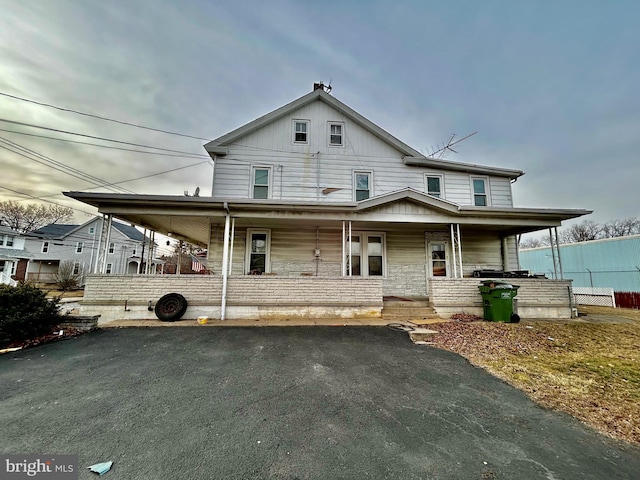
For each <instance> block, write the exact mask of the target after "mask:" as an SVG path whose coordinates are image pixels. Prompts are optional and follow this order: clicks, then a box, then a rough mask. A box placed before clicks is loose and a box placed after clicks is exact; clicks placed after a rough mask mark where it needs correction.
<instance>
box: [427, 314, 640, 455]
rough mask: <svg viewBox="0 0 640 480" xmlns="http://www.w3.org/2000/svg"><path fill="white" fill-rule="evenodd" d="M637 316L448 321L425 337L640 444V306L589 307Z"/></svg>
mask: <svg viewBox="0 0 640 480" xmlns="http://www.w3.org/2000/svg"><path fill="white" fill-rule="evenodd" d="M580 311H581V313H583V312H586V313H587V316H586V317H584V318H586V319H588V318H589V315H609V316H618V317H622V320H627V321H629V323H578V322H571V323H569V322H557V321H547V322H544V321H535V322H534V321H531V322H527V321H523V322H521V323H519V324H502V323H488V322H477V323H453V322H452V323H447V324H440V325H438V326H437V330H438V331H439V332H440V333H439V334H437V335H430V336H428V337H425V338H424V340H427V341H429V342H433V344H434V346H436V347H439V348H443V349H446V350H450V351H453V352H456V353H458V354H460V355H462V356H464V357H466V358H467V359H469V361H470V362H471V363H473V364H474V365H477V366H480V367H483V368H485V369H486V370H488V371H489V372H491V373H492V374H494V375H496V376H497V377H499V378H502V379H503V380H505V381H507V382H508V383H510V384H512V385H514V386H515V387H517V388H520V389H521V390H524V391H525V392H526V393H527V394H528V395H529V396H530V397H531V398H533V399H534V400H536V401H537V402H539V403H540V404H542V405H544V406H546V407H549V408H553V409H556V410H561V411H563V412H566V413H568V414H570V415H573V416H574V417H576V418H578V419H580V420H582V421H583V422H585V423H587V424H589V425H591V426H593V427H595V428H596V429H598V430H600V431H602V432H603V433H606V434H607V435H610V436H612V437H615V438H618V439H623V440H626V441H629V442H634V443H637V444H640V423H639V422H640V312H639V311H638V310H629V309H613V308H606V307H585V308H581V309H580Z"/></svg>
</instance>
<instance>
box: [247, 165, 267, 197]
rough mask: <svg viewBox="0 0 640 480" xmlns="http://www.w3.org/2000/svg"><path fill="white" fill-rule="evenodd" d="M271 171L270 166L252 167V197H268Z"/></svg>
mask: <svg viewBox="0 0 640 480" xmlns="http://www.w3.org/2000/svg"><path fill="white" fill-rule="evenodd" d="M270 173H271V168H270V167H253V172H252V174H251V189H252V192H253V196H252V198H258V199H267V198H269V177H270V176H271V175H270Z"/></svg>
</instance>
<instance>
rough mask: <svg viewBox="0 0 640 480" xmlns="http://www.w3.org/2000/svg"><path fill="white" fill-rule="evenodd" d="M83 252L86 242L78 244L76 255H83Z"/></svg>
mask: <svg viewBox="0 0 640 480" xmlns="http://www.w3.org/2000/svg"><path fill="white" fill-rule="evenodd" d="M83 250H84V242H77V243H76V253H82V251H83Z"/></svg>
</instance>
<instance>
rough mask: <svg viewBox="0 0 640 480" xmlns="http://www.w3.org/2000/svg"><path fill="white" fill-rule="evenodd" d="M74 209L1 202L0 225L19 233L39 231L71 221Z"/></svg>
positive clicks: (60, 206) (59, 206)
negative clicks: (45, 227) (46, 226)
mask: <svg viewBox="0 0 640 480" xmlns="http://www.w3.org/2000/svg"><path fill="white" fill-rule="evenodd" d="M72 216H73V209H71V208H69V207H64V206H62V205H42V204H34V203H27V204H25V203H19V202H15V201H11V200H9V201H6V202H0V223H1V224H3V225H6V226H8V227H9V228H11V229H12V230H15V231H16V232H19V233H27V232H31V231H33V230H37V229H38V228H40V227H44V226H45V225H49V224H50V223H61V222H65V221H69V220H71V217H72Z"/></svg>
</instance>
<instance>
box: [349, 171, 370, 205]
mask: <svg viewBox="0 0 640 480" xmlns="http://www.w3.org/2000/svg"><path fill="white" fill-rule="evenodd" d="M371 176H372V173H371V172H354V175H353V177H354V178H353V179H354V184H355V185H354V194H355V200H356V202H359V201H360V200H366V199H367V198H369V197H371Z"/></svg>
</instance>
